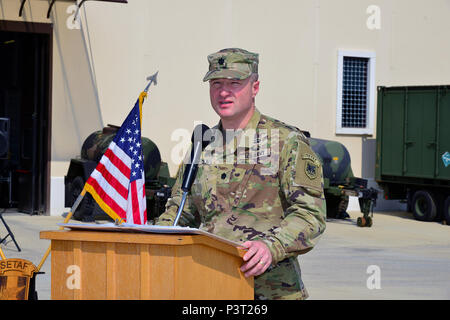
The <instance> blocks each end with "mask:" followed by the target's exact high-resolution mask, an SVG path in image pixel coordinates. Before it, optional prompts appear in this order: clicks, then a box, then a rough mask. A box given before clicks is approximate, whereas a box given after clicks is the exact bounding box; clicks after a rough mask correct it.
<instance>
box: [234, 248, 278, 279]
mask: <svg viewBox="0 0 450 320" xmlns="http://www.w3.org/2000/svg"><path fill="white" fill-rule="evenodd" d="M242 246H243V247H245V248H247V249H248V251H247V253H246V254H245V255H244V257H243V259H244V261H245V262H246V263H245V264H244V265H242V267H241V271H242V272H244V275H245V276H246V277H251V276H259V275H260V274H263V273H264V272H265V271H266V270H267V268H268V267H269V266H270V264H271V263H272V254H271V253H270V250H269V248H268V247H267V245H266V244H265V243H264V242H262V241H246V242H244V243H243V244H242Z"/></svg>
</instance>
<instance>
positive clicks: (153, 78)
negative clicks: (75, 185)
mask: <svg viewBox="0 0 450 320" xmlns="http://www.w3.org/2000/svg"><path fill="white" fill-rule="evenodd" d="M157 76H158V71H157V72H156V73H155V74H153V75H151V76H149V77H147V80H148V81H149V83H148V84H147V86H146V87H145V89H144V91H143V92H142V93H141V94H140V95H139V112H140V120H141V124H142V104H143V102H144V99H145V98H146V97H147V92H148V90H149V88H150V86H151V84H152V83H155V85H156V84H157V80H156V77H157ZM141 130H142V125H141ZM85 194H86V184H84V187H83V190H82V191H81V192H80V194H79V195H78V198H77V199H76V200H75V202H74V204H73V205H72V208H71V209H70V211H69V213H68V214H67V216H66V218H65V219H64V223H67V222H69V220H70V218H71V217H72V215H73V213H74V212H75V210H77V208H78V205H79V204H80V202H81V200H83V198H84V196H85ZM60 229H64V227H60ZM50 251H51V244H50V246H49V247H48V249H47V251H46V252H45V254H44V256H43V257H42V259H41V262H40V263H39V265H38V267H37V271H36V272H39V270H40V269H41V268H42V266H43V264H44V262H45V260H47V258H48V256H49V254H50ZM0 256H1V257H2V259H6V258H5V255H4V254H3V251H1V249H0Z"/></svg>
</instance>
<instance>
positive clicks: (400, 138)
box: [375, 85, 450, 224]
mask: <svg viewBox="0 0 450 320" xmlns="http://www.w3.org/2000/svg"><path fill="white" fill-rule="evenodd" d="M449 120H450V86H449V85H442V86H402V87H378V106H377V140H376V143H377V149H376V163H375V180H376V181H377V183H378V184H379V185H380V187H381V188H382V189H383V191H384V197H385V198H386V199H397V200H401V201H405V202H406V203H407V210H408V211H410V212H411V211H412V213H413V216H414V218H415V219H417V220H420V221H436V220H437V221H445V223H447V224H450V126H449V125H448V121H449Z"/></svg>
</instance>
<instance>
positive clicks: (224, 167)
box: [158, 48, 326, 299]
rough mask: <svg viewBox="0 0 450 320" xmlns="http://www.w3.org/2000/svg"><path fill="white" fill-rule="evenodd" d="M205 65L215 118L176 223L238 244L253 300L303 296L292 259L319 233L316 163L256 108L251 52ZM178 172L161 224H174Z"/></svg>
mask: <svg viewBox="0 0 450 320" xmlns="http://www.w3.org/2000/svg"><path fill="white" fill-rule="evenodd" d="M208 60H209V63H210V67H209V72H208V73H207V74H206V76H205V78H204V81H209V82H210V98H211V104H212V106H213V109H214V110H215V111H216V113H217V114H218V115H219V116H220V119H221V120H220V122H219V124H218V125H217V126H216V127H214V128H213V129H214V130H213V132H214V133H213V134H214V136H215V139H214V140H213V142H212V143H211V144H209V145H208V146H207V147H206V148H205V150H204V151H203V152H202V160H201V163H200V164H199V169H198V172H197V176H196V179H195V181H194V184H193V186H192V189H191V191H190V194H189V196H188V199H187V201H186V204H185V206H184V210H183V216H182V218H181V219H180V222H179V224H180V225H185V226H191V227H199V228H200V229H203V230H206V231H208V232H210V233H214V234H216V235H219V236H221V237H224V238H227V239H230V240H233V241H236V242H240V243H242V245H243V246H244V247H245V248H247V249H248V251H247V253H246V254H245V255H244V257H243V259H244V264H243V265H242V267H241V270H242V271H243V272H244V273H245V276H247V277H248V276H255V299H305V298H307V297H308V293H307V291H306V289H305V287H304V285H303V282H302V279H301V274H300V266H299V263H298V260H297V256H298V255H299V254H303V253H306V252H308V251H309V250H311V249H312V248H313V247H314V245H315V244H316V243H317V241H318V239H319V237H320V235H321V234H322V233H323V232H324V230H325V215H326V208H325V199H324V194H323V178H322V167H321V164H320V161H319V160H318V157H317V155H316V154H315V153H314V152H313V151H312V149H311V148H310V146H309V144H308V140H307V138H306V137H305V136H304V135H303V134H302V133H301V131H300V130H298V129H297V128H294V127H291V126H288V125H286V124H284V123H282V122H280V121H277V120H275V119H272V118H270V117H268V116H265V115H263V114H261V113H260V112H259V110H258V109H256V107H255V96H256V94H257V93H258V90H259V81H258V76H257V67H258V55H257V54H254V53H251V52H248V51H246V50H242V49H235V48H233V49H224V50H221V51H219V52H217V53H214V54H211V55H209V56H208ZM230 130H231V131H230ZM230 132H231V134H230ZM224 137H226V139H225V138H224ZM221 138H222V139H221ZM247 142H249V143H248V144H249V146H248V145H247ZM183 169H184V166H183V165H181V166H180V169H179V170H178V173H177V181H176V183H175V185H174V188H173V193H172V198H171V199H169V201H168V203H167V209H166V212H165V213H163V214H162V215H161V216H160V218H159V222H158V224H159V225H172V223H173V221H174V218H175V216H176V212H177V210H178V207H179V204H180V200H181V190H180V187H181V183H182V179H183V173H184V172H183Z"/></svg>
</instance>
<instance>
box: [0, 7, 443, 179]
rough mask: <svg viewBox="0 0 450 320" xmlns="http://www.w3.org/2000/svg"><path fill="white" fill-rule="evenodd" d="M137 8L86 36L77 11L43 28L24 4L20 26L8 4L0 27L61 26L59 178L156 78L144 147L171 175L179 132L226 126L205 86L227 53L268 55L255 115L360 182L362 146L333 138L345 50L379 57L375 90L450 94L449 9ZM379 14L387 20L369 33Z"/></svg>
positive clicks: (57, 47)
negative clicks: (446, 89) (323, 145)
mask: <svg viewBox="0 0 450 320" xmlns="http://www.w3.org/2000/svg"><path fill="white" fill-rule="evenodd" d="M128 2H129V3H128V4H115V3H105V2H96V1H87V2H86V3H85V4H84V7H83V9H82V10H81V11H80V29H77V28H72V27H73V24H72V25H71V24H70V23H69V20H70V21H72V20H71V19H70V18H71V17H73V12H72V11H71V10H70V9H68V7H69V6H71V5H72V3H71V2H64V1H57V2H56V4H55V7H54V9H53V11H52V15H51V18H50V19H46V17H45V15H46V11H47V8H48V3H47V1H27V3H26V6H25V11H24V16H23V17H18V11H19V5H20V2H19V1H16V0H0V19H5V20H18V21H33V22H52V23H54V30H55V31H54V45H53V62H54V68H53V105H52V108H53V119H52V132H53V137H52V160H53V161H54V163H53V165H52V176H54V177H58V176H63V175H64V174H65V173H66V170H67V167H68V162H67V161H68V160H69V159H70V158H71V157H75V156H77V155H78V154H79V152H80V148H81V144H82V142H83V140H84V139H85V138H86V137H87V135H88V134H89V133H91V132H92V131H94V130H97V129H100V128H101V127H102V126H103V125H106V124H107V123H111V124H116V125H120V124H121V123H122V121H123V120H124V118H125V117H126V115H127V114H128V112H129V111H130V109H131V107H132V106H133V104H134V103H135V101H136V99H137V97H138V95H139V93H140V91H142V89H143V88H144V87H145V85H146V80H145V79H146V77H147V76H148V75H151V74H153V73H154V72H156V71H159V75H158V85H157V86H155V87H152V88H151V91H150V92H151V93H150V96H149V98H148V99H147V101H146V102H145V104H144V111H143V135H144V136H147V137H149V138H151V139H152V140H153V141H154V142H155V143H156V144H157V145H158V147H159V149H160V151H161V154H162V157H163V159H164V160H165V161H167V162H168V163H169V168H170V172H171V174H172V175H174V174H175V173H176V169H177V166H178V161H179V157H177V156H176V155H177V154H175V155H174V154H173V153H174V152H173V151H179V150H180V149H179V148H178V147H179V146H180V142H181V141H182V140H180V138H179V137H178V136H177V135H176V134H177V133H179V132H181V131H180V129H183V130H184V131H185V132H187V133H188V135H189V136H188V138H189V137H190V132H191V131H192V129H193V127H194V125H195V124H194V123H195V122H196V121H203V122H204V123H206V124H208V125H210V126H212V125H214V124H216V123H217V116H216V115H215V113H214V112H213V111H212V109H211V107H210V104H209V96H208V84H207V83H203V82H202V78H203V76H204V74H205V72H206V71H207V68H208V65H207V60H206V56H207V55H208V54H209V53H212V52H214V51H217V50H219V49H222V48H225V47H243V48H245V49H248V50H250V51H254V52H258V53H259V54H260V81H261V90H260V93H259V95H258V97H257V100H256V104H257V107H258V108H259V109H260V110H261V111H262V112H263V113H266V114H268V115H270V116H272V117H274V118H277V119H279V120H281V121H284V122H287V123H289V124H292V125H295V126H297V127H299V128H301V129H303V130H308V131H310V132H311V135H312V136H313V137H317V138H323V139H330V140H337V141H340V142H342V143H343V144H344V145H345V146H346V147H347V148H348V150H349V152H350V154H351V157H352V167H353V171H354V174H355V175H357V176H361V174H362V161H363V155H362V144H363V139H364V138H365V137H364V136H362V135H342V134H341V135H337V134H336V106H337V61H338V50H355V51H367V52H372V53H374V54H375V56H376V65H375V66H376V68H375V85H376V86H380V85H383V86H392V85H433V84H450V63H448V56H449V54H450V42H449V41H447V40H446V39H447V35H446V33H447V31H448V30H449V29H450V20H449V19H448V16H449V13H450V2H449V1H447V0H434V1H428V2H426V1H420V0H376V1H372V0H370V1H365V0H341V1H336V0H305V1H299V0H284V1H278V2H274V1H269V0H263V1H262V0H245V1H243V0H240V1H238V0H234V1H233V0H220V1H218V0H194V1H184V0H168V1H149V0H128ZM373 5H375V6H377V8H379V18H380V20H379V29H373V30H371V29H369V28H368V25H367V22H368V20H370V19H372V18H373V16H372V13H371V11H369V12H368V11H367V10H368V8H369V7H370V6H373ZM375 120H376V119H374V123H373V127H374V128H376V123H375ZM375 137H376V133H375V132H374V134H373V135H371V136H369V137H368V138H375ZM184 145H187V144H184ZM175 153H176V152H175ZM178 154H179V155H181V154H182V152H181V153H178Z"/></svg>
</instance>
